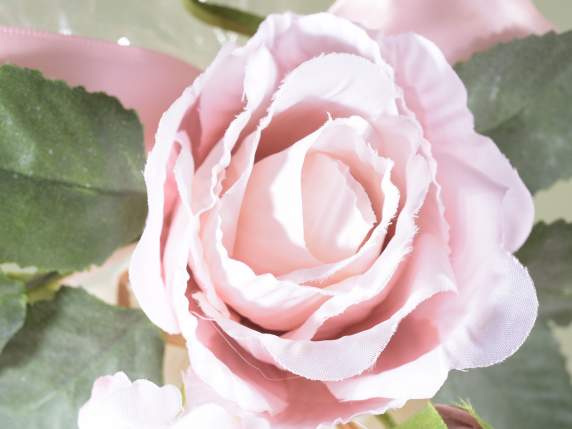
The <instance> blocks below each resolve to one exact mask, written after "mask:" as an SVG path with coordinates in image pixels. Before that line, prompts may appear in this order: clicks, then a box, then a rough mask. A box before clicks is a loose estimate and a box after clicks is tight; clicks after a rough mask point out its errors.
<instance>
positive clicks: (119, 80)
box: [0, 27, 200, 150]
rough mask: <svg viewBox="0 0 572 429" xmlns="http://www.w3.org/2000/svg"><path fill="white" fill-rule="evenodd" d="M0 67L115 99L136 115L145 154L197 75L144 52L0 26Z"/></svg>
mask: <svg viewBox="0 0 572 429" xmlns="http://www.w3.org/2000/svg"><path fill="white" fill-rule="evenodd" d="M0 63H11V64H15V65H18V66H21V67H29V68H34V69H38V70H40V71H41V72H42V73H43V74H44V75H45V76H46V77H48V78H51V79H61V80H64V81H66V82H67V83H68V84H70V85H72V86H78V85H81V86H84V87H85V88H86V89H87V90H88V91H104V92H106V93H108V94H110V95H113V96H115V97H117V98H119V99H120V100H121V102H122V103H123V105H124V106H125V107H127V108H131V109H135V110H136V111H137V113H138V114H139V118H140V119H141V122H142V123H143V126H144V129H145V145H146V148H147V150H149V149H150V148H151V147H152V145H153V140H154V134H155V131H156V129H157V125H158V123H159V120H160V118H161V115H162V114H163V112H164V111H165V110H167V108H168V107H169V105H170V104H171V103H172V102H173V101H174V100H175V99H176V98H177V97H178V96H179V94H180V93H181V92H182V90H183V89H184V88H185V87H187V86H188V85H190V84H191V82H192V81H193V80H194V78H195V77H196V76H197V75H198V74H199V73H200V70H198V69H197V68H195V67H193V66H192V65H190V64H187V63H185V62H183V61H180V60H177V59H175V58H173V57H171V56H168V55H165V54H161V53H158V52H153V51H150V50H147V49H140V48H133V47H129V46H120V45H117V44H114V43H111V42H104V41H100V40H94V39H87V38H83V37H77V36H65V35H61V34H53V33H45V32H39V31H34V30H29V29H23V28H11V27H0Z"/></svg>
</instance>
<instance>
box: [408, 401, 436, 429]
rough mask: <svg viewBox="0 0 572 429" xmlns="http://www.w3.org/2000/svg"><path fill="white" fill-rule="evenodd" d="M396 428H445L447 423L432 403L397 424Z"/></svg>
mask: <svg viewBox="0 0 572 429" xmlns="http://www.w3.org/2000/svg"><path fill="white" fill-rule="evenodd" d="M397 429H447V425H446V424H445V422H444V421H443V419H442V418H441V416H440V415H439V413H438V412H437V410H436V409H435V407H433V405H431V404H427V406H426V407H425V408H423V409H422V410H421V411H419V412H418V413H417V414H415V415H414V416H413V417H411V418H410V419H409V420H407V421H406V422H405V423H402V424H400V425H399V426H397Z"/></svg>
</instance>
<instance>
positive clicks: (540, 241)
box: [517, 220, 572, 325]
mask: <svg viewBox="0 0 572 429" xmlns="http://www.w3.org/2000/svg"><path fill="white" fill-rule="evenodd" d="M517 256H518V258H519V259H520V260H521V261H522V263H523V264H524V265H525V266H526V267H527V268H528V270H529V271H530V274H531V276H532V278H533V279H534V283H535V285H536V289H537V291H538V298H539V301H540V317H541V318H542V319H544V320H551V321H553V322H556V323H558V324H560V325H568V324H570V323H571V322H572V223H567V222H565V221H563V220H559V221H557V222H554V223H551V224H546V223H544V222H540V223H537V224H536V225H535V227H534V229H533V230H532V233H531V235H530V237H529V238H528V240H527V242H526V244H525V245H524V246H523V247H522V248H521V249H520V250H519V252H518V254H517Z"/></svg>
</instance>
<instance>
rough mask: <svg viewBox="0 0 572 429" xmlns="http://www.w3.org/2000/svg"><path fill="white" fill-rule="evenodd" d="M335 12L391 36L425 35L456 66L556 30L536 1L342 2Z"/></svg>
mask: <svg viewBox="0 0 572 429" xmlns="http://www.w3.org/2000/svg"><path fill="white" fill-rule="evenodd" d="M330 11H331V12H332V13H335V14H336V15H339V16H343V17H345V18H349V19H351V20H353V21H355V22H357V23H360V24H362V25H364V26H365V27H366V28H369V29H372V30H377V31H383V32H384V33H385V34H398V33H404V32H409V31H413V32H416V33H419V34H421V35H423V36H425V37H427V38H428V39H430V40H432V41H433V42H435V43H436V44H437V46H439V47H440V48H441V50H442V51H443V52H444V53H445V56H446V57H447V59H448V60H449V62H451V63H454V62H457V61H459V60H465V59H467V58H469V57H470V56H471V55H472V54H473V53H474V52H478V51H482V50H485V49H487V48H490V47H491V46H494V45H496V44H497V43H500V42H507V41H509V40H512V39H515V38H519V37H524V36H528V35H529V34H532V33H535V34H542V33H545V32H546V31H548V30H551V29H552V28H553V27H552V25H551V24H550V23H549V22H548V21H547V20H546V19H545V18H544V17H543V16H542V15H541V14H540V13H539V12H538V10H537V9H536V8H535V7H534V5H533V3H532V2H531V1H530V0H495V1H491V0H486V1H484V0H337V1H336V2H335V3H334V5H333V6H332V7H331V9H330Z"/></svg>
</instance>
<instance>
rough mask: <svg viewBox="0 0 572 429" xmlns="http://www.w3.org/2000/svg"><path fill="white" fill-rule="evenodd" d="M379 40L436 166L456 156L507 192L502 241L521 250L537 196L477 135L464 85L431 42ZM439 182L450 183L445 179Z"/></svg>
mask: <svg viewBox="0 0 572 429" xmlns="http://www.w3.org/2000/svg"><path fill="white" fill-rule="evenodd" d="M378 40H379V42H380V45H381V48H382V52H383V54H384V58H387V59H388V61H389V62H390V64H391V65H392V66H393V67H394V69H395V74H396V79H397V81H398V83H399V84H400V86H401V87H402V88H403V90H404V95H405V100H406V102H407V105H408V107H409V108H410V109H411V110H412V111H413V112H415V116H416V117H417V119H418V120H419V121H420V122H421V124H422V126H423V131H424V133H425V137H426V138H427V140H429V141H430V142H431V145H432V151H433V155H434V157H435V159H436V160H437V164H441V160H440V158H441V155H442V154H444V155H449V156H453V157H455V158H457V159H459V161H460V162H463V163H466V164H469V165H471V166H472V167H473V168H475V169H477V170H479V171H481V172H482V173H483V175H484V176H486V177H488V178H489V179H490V180H492V181H494V182H496V183H497V184H498V185H499V186H503V187H507V188H508V193H507V194H506V197H505V198H504V201H503V204H502V205H503V208H502V219H501V222H502V227H503V243H504V246H505V248H506V249H507V250H508V251H511V252H514V251H516V250H517V249H518V248H519V247H520V246H521V245H522V243H524V241H525V240H526V238H527V237H528V235H529V233H530V230H531V229H532V224H533V219H534V205H533V201H532V197H531V195H530V192H529V191H528V190H527V189H526V187H525V186H524V184H523V182H522V180H521V179H520V177H519V176H518V173H517V172H516V170H515V169H514V168H513V167H512V166H511V165H510V163H509V161H508V160H507V159H506V157H504V155H502V154H501V152H500V150H499V149H498V147H496V146H495V144H494V143H493V142H492V141H491V140H490V139H488V138H486V137H482V136H480V135H478V134H477V133H476V132H475V131H474V121H473V116H472V114H471V112H470V111H469V109H468V107H467V92H466V90H465V87H464V86H463V83H462V82H461V80H460V79H459V77H458V76H457V74H456V73H455V72H454V70H453V69H452V68H451V67H450V66H449V65H448V64H447V61H446V60H445V58H444V57H443V55H442V53H441V52H440V51H439V49H438V48H437V47H436V46H435V45H434V44H433V43H431V42H430V41H428V40H427V39H424V38H422V37H420V36H417V35H413V34H405V35H399V36H394V37H384V38H381V37H380V38H379V39H378ZM439 176H440V175H439ZM438 181H439V182H440V183H442V184H445V183H446V182H445V181H444V180H442V179H441V178H440V177H438Z"/></svg>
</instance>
